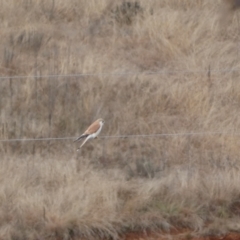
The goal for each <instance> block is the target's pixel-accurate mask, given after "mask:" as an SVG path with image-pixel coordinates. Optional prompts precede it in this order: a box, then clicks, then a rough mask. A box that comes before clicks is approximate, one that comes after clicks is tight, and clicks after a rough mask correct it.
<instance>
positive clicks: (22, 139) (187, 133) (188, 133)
mask: <svg viewBox="0 0 240 240" xmlns="http://www.w3.org/2000/svg"><path fill="white" fill-rule="evenodd" d="M199 135H202V136H203V135H229V136H240V133H238V132H234V131H232V132H231V131H229V132H182V133H159V134H135V135H128V134H126V135H108V136H99V137H98V138H100V139H126V138H158V137H174V136H199ZM76 138H77V137H55V138H54V137H52V138H13V139H0V142H20V141H26V142H29V141H67V140H75V139H76Z"/></svg>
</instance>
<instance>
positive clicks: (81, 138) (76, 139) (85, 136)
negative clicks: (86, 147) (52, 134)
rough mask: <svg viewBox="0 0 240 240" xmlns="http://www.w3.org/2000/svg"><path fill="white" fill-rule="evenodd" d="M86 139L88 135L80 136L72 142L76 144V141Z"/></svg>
mask: <svg viewBox="0 0 240 240" xmlns="http://www.w3.org/2000/svg"><path fill="white" fill-rule="evenodd" d="M86 137H88V134H83V135H81V136H80V137H79V138H77V139H76V140H74V141H73V142H77V141H79V140H81V139H82V138H86Z"/></svg>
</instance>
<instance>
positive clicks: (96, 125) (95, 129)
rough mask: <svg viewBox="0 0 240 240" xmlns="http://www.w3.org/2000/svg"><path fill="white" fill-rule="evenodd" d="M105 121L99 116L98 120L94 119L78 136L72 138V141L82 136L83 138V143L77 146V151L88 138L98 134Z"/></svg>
mask: <svg viewBox="0 0 240 240" xmlns="http://www.w3.org/2000/svg"><path fill="white" fill-rule="evenodd" d="M104 123H105V121H104V120H103V119H102V118H99V119H98V120H96V121H95V122H93V123H92V124H91V125H90V126H89V127H88V128H87V130H86V131H85V132H84V133H83V134H82V135H81V136H80V137H78V138H77V139H76V140H74V142H77V141H79V140H81V139H83V138H85V140H84V141H83V143H82V144H81V146H80V147H79V148H78V150H77V151H79V150H80V148H82V147H83V145H84V144H85V143H86V142H87V141H88V140H89V139H94V138H96V137H97V136H98V134H99V133H100V132H101V130H102V127H103V125H104Z"/></svg>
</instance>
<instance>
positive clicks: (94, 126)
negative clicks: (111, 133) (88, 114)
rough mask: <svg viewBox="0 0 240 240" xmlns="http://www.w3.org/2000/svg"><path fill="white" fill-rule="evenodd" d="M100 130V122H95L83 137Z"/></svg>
mask: <svg viewBox="0 0 240 240" xmlns="http://www.w3.org/2000/svg"><path fill="white" fill-rule="evenodd" d="M99 128H100V124H99V122H98V121H95V122H94V123H92V124H91V125H90V126H89V127H88V129H87V130H86V131H85V132H84V133H83V135H85V134H93V133H95V132H97V130H98V129H99Z"/></svg>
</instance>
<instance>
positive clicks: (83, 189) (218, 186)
mask: <svg viewBox="0 0 240 240" xmlns="http://www.w3.org/2000/svg"><path fill="white" fill-rule="evenodd" d="M78 161H79V162H78ZM0 164H1V179H0V182H1V187H0V201H1V219H0V221H1V228H0V236H1V238H3V239H12V238H16V239H36V238H48V239H59V238H60V239H71V237H74V238H78V237H83V238H110V237H111V238H118V237H119V236H120V235H122V234H124V232H126V231H135V230H140V229H151V230H156V229H158V230H159V229H160V230H162V231H164V232H170V231H171V230H172V229H174V228H176V227H177V228H181V227H184V228H190V229H192V230H194V231H195V232H196V233H207V231H209V233H210V232H212V231H213V230H212V229H214V231H216V232H217V233H218V234H219V233H221V231H222V230H223V229H217V228H216V226H215V228H214V224H216V222H220V221H224V224H225V226H224V229H225V231H229V230H232V229H233V228H234V227H235V231H236V230H239V227H238V226H237V225H236V224H235V225H234V223H235V220H236V218H237V217H238V215H239V208H238V206H239V205H237V203H239V196H240V192H239V184H238V183H239V180H240V179H239V176H240V175H239V170H235V169H231V170H229V169H228V170H215V171H207V172H206V171H205V172H201V171H200V170H199V169H197V168H195V169H193V170H192V171H191V174H189V173H188V171H187V169H186V168H180V167H178V168H172V169H169V171H168V172H165V174H162V175H161V177H158V178H154V179H143V178H132V179H131V180H129V179H128V177H127V174H126V172H124V171H122V170H120V169H109V170H107V169H99V168H97V169H96V168H93V165H90V164H84V163H82V162H81V160H77V161H76V159H74V158H72V159H68V160H66V159H65V158H51V159H48V158H46V159H43V158H39V157H37V156H36V157H28V158H22V159H21V158H17V159H14V158H9V159H2V161H1V163H0ZM76 164H77V165H79V166H80V168H79V169H78V168H77V167H76ZM237 209H238V210H237ZM234 219H235V220H234ZM206 223H211V224H208V227H207V228H206V227H205V226H206ZM207 229H208V230H207Z"/></svg>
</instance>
